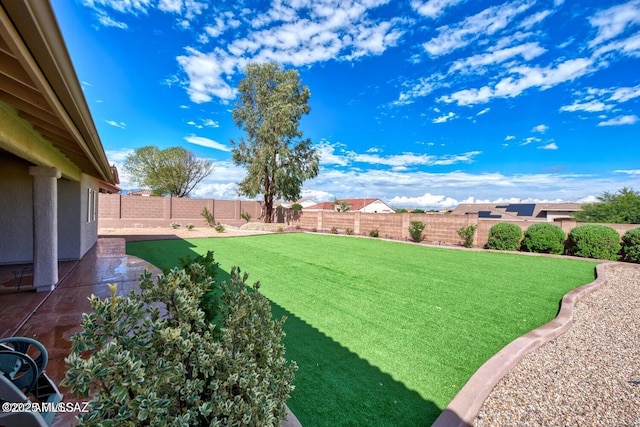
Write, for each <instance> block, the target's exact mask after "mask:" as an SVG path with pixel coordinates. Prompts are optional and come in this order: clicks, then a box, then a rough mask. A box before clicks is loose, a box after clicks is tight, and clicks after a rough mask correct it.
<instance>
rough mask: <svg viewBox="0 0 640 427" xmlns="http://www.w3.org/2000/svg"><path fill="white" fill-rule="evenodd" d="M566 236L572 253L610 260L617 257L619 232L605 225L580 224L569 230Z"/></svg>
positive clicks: (619, 247)
mask: <svg viewBox="0 0 640 427" xmlns="http://www.w3.org/2000/svg"><path fill="white" fill-rule="evenodd" d="M568 238H569V239H568V240H569V252H570V253H571V254H572V255H576V256H579V257H584V258H597V259H606V260H611V261H615V260H617V259H618V258H619V253H620V249H621V246H620V234H618V232H617V231H616V230H614V229H613V228H611V227H608V226H606V225H599V224H585V225H580V226H578V227H575V228H574V229H572V230H571V231H570V232H569V236H568Z"/></svg>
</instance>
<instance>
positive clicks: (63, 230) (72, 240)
mask: <svg viewBox="0 0 640 427" xmlns="http://www.w3.org/2000/svg"><path fill="white" fill-rule="evenodd" d="M89 189H91V190H93V191H94V192H95V197H96V199H97V198H98V183H97V182H96V180H95V179H93V178H91V177H90V176H88V175H83V176H82V181H80V182H76V181H68V180H65V179H61V180H59V181H58V257H59V258H60V260H72V259H79V258H82V256H83V255H84V254H85V253H86V252H87V251H88V250H89V249H91V247H92V246H93V245H94V244H95V243H96V240H97V238H98V225H97V224H98V221H97V216H98V214H97V209H96V214H95V219H94V220H92V221H89V220H88V216H87V214H88V212H87V209H88V207H89V203H88V199H89V191H88V190H89ZM96 207H97V201H96Z"/></svg>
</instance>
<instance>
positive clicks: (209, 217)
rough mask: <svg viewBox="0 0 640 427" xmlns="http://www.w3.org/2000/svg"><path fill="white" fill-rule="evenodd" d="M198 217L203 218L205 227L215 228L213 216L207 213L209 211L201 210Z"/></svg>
mask: <svg viewBox="0 0 640 427" xmlns="http://www.w3.org/2000/svg"><path fill="white" fill-rule="evenodd" d="M200 215H202V216H203V218H204V221H205V222H206V223H207V225H208V226H209V227H215V226H216V219H215V217H214V216H213V214H212V213H211V212H209V209H207V208H202V212H200Z"/></svg>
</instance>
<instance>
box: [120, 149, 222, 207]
mask: <svg viewBox="0 0 640 427" xmlns="http://www.w3.org/2000/svg"><path fill="white" fill-rule="evenodd" d="M123 168H124V170H125V171H126V172H128V173H129V174H130V175H131V177H132V178H133V180H134V181H135V182H136V183H137V184H138V185H140V186H142V187H147V188H150V189H151V190H152V191H153V192H154V193H156V194H170V195H172V196H174V197H189V194H191V192H192V191H193V190H194V188H195V187H196V185H198V184H199V183H200V181H202V180H203V179H204V178H206V177H207V176H208V175H209V174H211V171H212V170H213V165H212V163H211V161H209V160H204V159H198V158H197V157H196V155H195V154H194V153H192V152H191V151H189V150H186V149H184V148H182V147H171V148H167V149H164V150H161V149H159V148H158V147H155V146H146V147H142V148H138V149H136V150H135V151H134V152H133V153H131V154H129V155H128V156H127V158H126V159H125V161H124V166H123Z"/></svg>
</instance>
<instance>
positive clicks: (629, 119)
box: [598, 114, 640, 126]
mask: <svg viewBox="0 0 640 427" xmlns="http://www.w3.org/2000/svg"><path fill="white" fill-rule="evenodd" d="M638 120H640V119H638V116H636V115H635V114H633V115H627V116H620V117H616V118H613V119H609V120H605V121H603V122H600V123H598V126H621V125H633V124H635V123H636V122H637V121H638Z"/></svg>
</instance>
